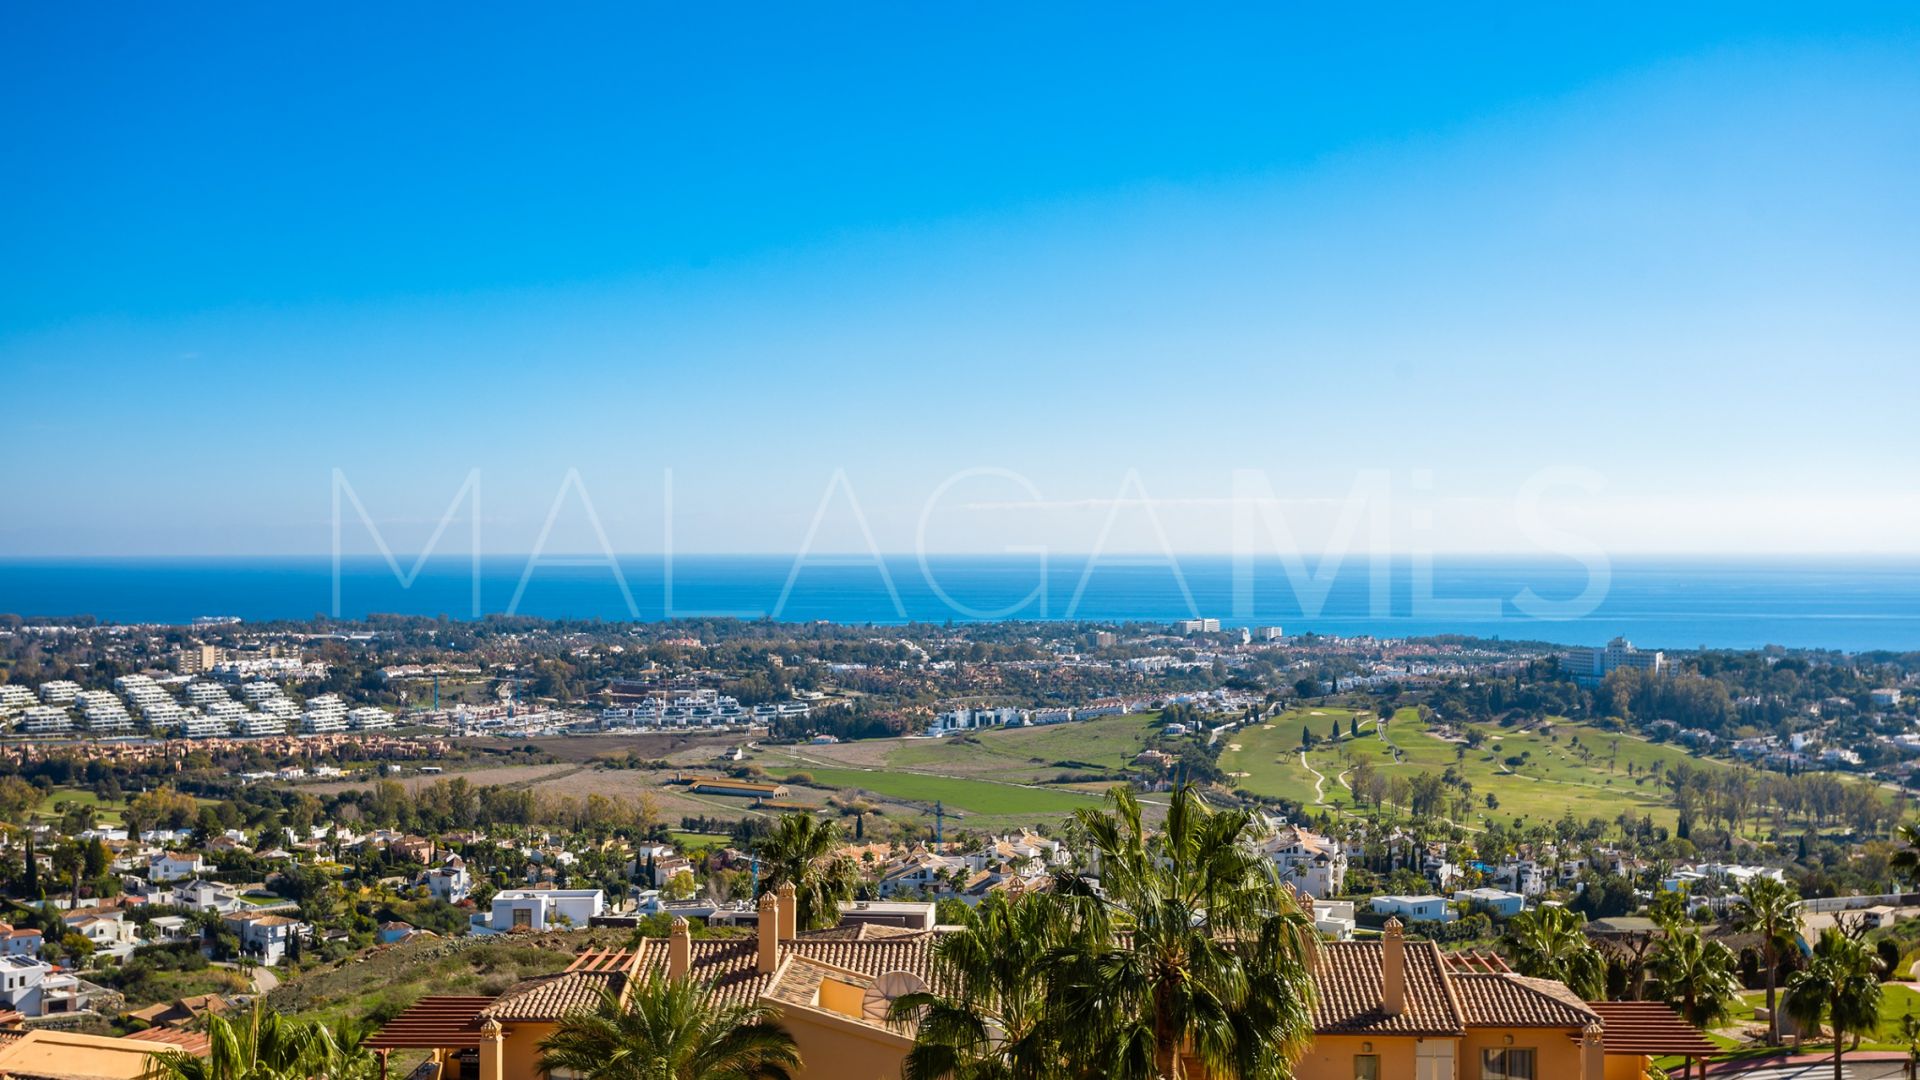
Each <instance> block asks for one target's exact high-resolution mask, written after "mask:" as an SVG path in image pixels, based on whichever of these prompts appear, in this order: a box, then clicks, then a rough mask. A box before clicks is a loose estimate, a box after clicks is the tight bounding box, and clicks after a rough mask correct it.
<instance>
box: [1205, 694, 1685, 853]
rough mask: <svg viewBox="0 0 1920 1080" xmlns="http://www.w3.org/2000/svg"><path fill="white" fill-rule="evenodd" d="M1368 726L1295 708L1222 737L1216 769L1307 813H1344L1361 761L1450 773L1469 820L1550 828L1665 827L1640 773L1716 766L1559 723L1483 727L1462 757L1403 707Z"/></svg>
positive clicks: (1661, 797) (1661, 804)
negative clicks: (1547, 823)
mask: <svg viewBox="0 0 1920 1080" xmlns="http://www.w3.org/2000/svg"><path fill="white" fill-rule="evenodd" d="M1355 719H1357V720H1358V721H1359V723H1360V725H1361V733H1360V737H1359V738H1352V737H1350V736H1348V735H1347V734H1346V733H1347V732H1348V730H1349V724H1350V722H1351V721H1353V720H1355ZM1372 719H1373V717H1371V716H1370V715H1368V714H1365V713H1361V714H1355V713H1352V712H1350V711H1348V710H1344V709H1338V708H1306V709H1295V710H1292V711H1290V712H1287V713H1285V714H1284V715H1282V716H1280V717H1278V718H1276V719H1274V720H1273V721H1272V723H1271V724H1262V725H1258V726H1254V727H1249V728H1243V729H1241V730H1239V731H1237V732H1234V733H1233V734H1232V735H1231V736H1228V737H1227V738H1228V747H1227V749H1226V750H1224V751H1222V753H1221V755H1220V767H1221V768H1222V769H1224V770H1226V771H1228V772H1232V773H1245V774H1246V775H1245V776H1244V777H1239V778H1236V779H1235V780H1234V783H1235V785H1236V786H1239V787H1244V788H1246V789H1247V790H1250V791H1254V792H1257V793H1260V794H1263V795H1274V796H1279V797H1281V798H1287V799H1293V800H1296V801H1299V802H1301V803H1304V804H1307V805H1315V804H1323V805H1326V806H1329V807H1335V808H1340V809H1352V808H1353V806H1354V799H1353V793H1352V792H1351V791H1349V790H1348V789H1347V787H1346V785H1345V784H1344V783H1343V782H1342V777H1343V776H1344V774H1345V773H1347V771H1348V770H1349V769H1351V768H1352V766H1353V762H1354V761H1356V760H1360V759H1365V760H1368V761H1370V762H1372V764H1373V765H1374V766H1375V767H1376V768H1378V769H1379V770H1381V771H1382V772H1383V773H1386V774H1388V775H1392V774H1394V773H1396V772H1397V773H1402V774H1412V773H1417V772H1435V773H1437V772H1442V771H1444V770H1446V769H1447V768H1448V767H1449V766H1457V767H1458V768H1459V770H1460V773H1461V775H1462V776H1463V777H1465V779H1466V780H1467V781H1468V782H1469V783H1471V784H1472V785H1473V793H1474V802H1475V810H1474V818H1475V819H1476V820H1483V819H1485V818H1487V817H1489V816H1495V817H1497V818H1498V819H1499V820H1501V821H1513V820H1515V819H1521V820H1523V821H1538V820H1540V819H1542V818H1546V819H1549V820H1551V819H1556V818H1559V817H1560V816H1561V815H1562V814H1565V813H1568V812H1571V813H1572V814H1573V815H1574V816H1575V817H1579V818H1587V817H1600V818H1605V819H1611V818H1614V817H1616V816H1618V815H1619V814H1620V812H1621V811H1623V810H1627V811H1631V812H1632V813H1634V814H1635V815H1640V814H1651V815H1652V816H1653V818H1654V820H1655V821H1657V822H1661V823H1663V824H1669V825H1670V824H1672V822H1673V819H1674V811H1673V810H1672V808H1671V807H1670V806H1668V805H1667V802H1666V793H1665V789H1664V787H1663V786H1662V785H1661V784H1660V783H1659V782H1658V781H1656V780H1654V779H1653V778H1652V777H1651V776H1649V775H1647V772H1648V769H1649V767H1650V766H1652V765H1654V764H1656V763H1658V764H1660V765H1661V766H1663V767H1666V766H1672V765H1674V764H1677V763H1679V762H1681V761H1687V762H1690V763H1692V764H1693V765H1694V766H1695V767H1698V768H1719V767H1722V766H1719V765H1717V764H1716V763H1713V762H1710V761H1706V760H1703V759H1700V758H1696V757H1693V756H1692V755H1690V754H1688V753H1687V752H1686V751H1684V750H1681V749H1678V748H1676V747H1672V746H1665V745H1660V744H1656V743H1650V742H1647V741H1646V740H1644V739H1640V738H1637V737H1635V736H1632V735H1627V734H1624V733H1616V732H1605V731H1599V730H1597V729H1594V728H1591V727H1588V726H1586V725H1584V724H1579V723H1576V722H1573V721H1568V720H1557V721H1555V722H1553V724H1552V725H1551V733H1546V732H1543V731H1541V730H1533V731H1517V730H1512V729H1501V728H1494V727H1488V728H1485V729H1483V730H1484V731H1485V733H1486V736H1487V739H1486V742H1485V743H1484V744H1483V745H1481V746H1480V747H1479V748H1477V749H1466V747H1465V745H1464V744H1463V743H1460V742H1457V741H1449V740H1447V739H1444V738H1441V737H1440V736H1439V735H1438V734H1436V733H1434V732H1433V731H1431V730H1429V729H1428V728H1427V727H1426V726H1425V725H1424V724H1422V723H1421V721H1420V718H1419V715H1418V713H1417V712H1415V711H1414V710H1412V709H1402V710H1400V711H1399V713H1398V714H1396V715H1395V717H1394V719H1393V721H1392V722H1391V723H1390V724H1388V725H1387V732H1386V738H1385V739H1384V740H1383V739H1382V738H1381V737H1380V736H1379V734H1378V732H1377V731H1376V730H1375V729H1374V728H1373V727H1371V726H1370V721H1372ZM1335 723H1337V724H1338V726H1339V729H1340V731H1341V738H1340V739H1339V740H1337V741H1330V740H1329V739H1328V735H1329V732H1330V729H1331V728H1332V727H1333V725H1334V724H1335ZM1303 726H1304V727H1306V728H1307V729H1308V730H1310V731H1311V732H1312V733H1313V735H1314V737H1315V740H1316V742H1315V745H1314V748H1313V749H1311V750H1309V751H1308V752H1307V753H1306V755H1305V761H1304V763H1303V762H1302V758H1301V753H1300V732H1301V728H1302V727H1303ZM1236 747H1237V749H1236ZM1463 750H1464V751H1465V753H1464V755H1463V754H1462V751H1463ZM1396 751H1398V753H1397V754H1396ZM1629 765H1631V766H1632V775H1629ZM1316 771H1317V772H1318V773H1319V774H1320V776H1321V777H1323V778H1324V779H1320V780H1319V781H1318V792H1317V793H1316V777H1315V775H1314V773H1315V772H1316ZM1488 794H1492V795H1493V796H1494V797H1495V799H1496V800H1497V801H1498V807H1497V808H1493V809H1489V808H1488V807H1487V806H1486V804H1485V797H1486V796H1487V795H1488Z"/></svg>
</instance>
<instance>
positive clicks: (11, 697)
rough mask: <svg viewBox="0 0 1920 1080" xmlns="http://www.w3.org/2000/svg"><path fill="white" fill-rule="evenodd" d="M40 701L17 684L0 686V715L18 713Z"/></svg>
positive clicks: (29, 691) (31, 692)
mask: <svg viewBox="0 0 1920 1080" xmlns="http://www.w3.org/2000/svg"><path fill="white" fill-rule="evenodd" d="M39 700H40V699H39V698H37V697H35V696H34V695H33V691H31V690H29V689H27V688H26V687H24V686H21V685H20V684H19V683H7V684H5V685H0V713H11V712H19V711H20V710H21V709H25V708H27V707H28V706H30V705H32V704H34V703H35V702H37V701H39Z"/></svg>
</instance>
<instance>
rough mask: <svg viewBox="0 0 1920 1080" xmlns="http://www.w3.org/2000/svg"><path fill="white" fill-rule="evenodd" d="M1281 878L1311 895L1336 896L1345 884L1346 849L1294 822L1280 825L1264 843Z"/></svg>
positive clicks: (1316, 898) (1319, 898)
mask: <svg viewBox="0 0 1920 1080" xmlns="http://www.w3.org/2000/svg"><path fill="white" fill-rule="evenodd" d="M1263 850H1264V851H1265V852H1266V853H1267V857H1268V858H1270V859H1272V860H1273V861H1274V865H1275V866H1277V867H1278V868H1279V870H1280V880H1282V881H1284V882H1286V883H1287V884H1289V885H1292V886H1293V887H1294V888H1296V889H1299V890H1300V891H1301V892H1303V893H1306V894H1307V895H1308V896H1311V897H1313V898H1314V899H1315V900H1325V899H1326V898H1328V897H1330V896H1338V895H1339V894H1340V893H1341V892H1343V891H1345V890H1346V886H1347V853H1346V852H1345V851H1343V850H1341V847H1340V845H1339V844H1338V843H1335V842H1334V841H1333V840H1331V839H1329V838H1327V837H1324V836H1321V835H1320V834H1319V833H1315V832H1309V831H1307V830H1306V829H1302V828H1298V827H1296V826H1283V827H1282V828H1281V829H1280V830H1279V831H1278V832H1276V833H1275V834H1274V836H1273V838H1272V839H1270V840H1268V841H1267V842H1266V844H1265V845H1263Z"/></svg>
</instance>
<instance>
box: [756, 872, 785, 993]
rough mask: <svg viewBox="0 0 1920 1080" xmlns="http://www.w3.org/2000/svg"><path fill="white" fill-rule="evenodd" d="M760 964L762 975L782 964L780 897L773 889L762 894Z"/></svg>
mask: <svg viewBox="0 0 1920 1080" xmlns="http://www.w3.org/2000/svg"><path fill="white" fill-rule="evenodd" d="M758 930H759V931H760V964H759V971H760V974H762V975H771V974H773V969H774V968H776V967H779V966H780V897H779V896H777V895H776V894H774V893H773V892H772V891H768V892H763V893H761V894H760V919H759V926H758Z"/></svg>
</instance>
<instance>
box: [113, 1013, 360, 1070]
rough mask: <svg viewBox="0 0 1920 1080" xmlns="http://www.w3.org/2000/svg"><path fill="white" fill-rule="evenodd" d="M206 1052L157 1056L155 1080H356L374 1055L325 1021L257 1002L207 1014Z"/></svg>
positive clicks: (154, 1061)
mask: <svg viewBox="0 0 1920 1080" xmlns="http://www.w3.org/2000/svg"><path fill="white" fill-rule="evenodd" d="M206 1035H207V1053H206V1056H205V1057H196V1056H194V1055H192V1054H188V1053H184V1052H180V1051H175V1052H171V1053H166V1054H159V1055H155V1057H154V1059H153V1063H152V1066H151V1068H150V1070H149V1073H148V1075H149V1076H150V1077H152V1078H154V1080H359V1078H363V1077H366V1076H368V1075H370V1074H371V1073H372V1072H373V1069H374V1063H373V1057H372V1055H370V1054H368V1053H367V1052H366V1051H365V1050H363V1049H361V1048H360V1047H359V1046H358V1045H357V1044H356V1045H352V1046H349V1045H347V1044H346V1043H345V1042H343V1041H342V1040H340V1039H337V1038H335V1037H334V1034H333V1032H331V1031H329V1030H328V1029H327V1026H326V1025H325V1024H320V1023H316V1022H312V1021H303V1020H294V1019H292V1018H290V1017H287V1016H284V1015H282V1014H280V1013H277V1012H273V1011H271V1010H269V1009H267V1007H266V1005H265V1003H264V1002H261V1001H255V1002H254V1006H253V1008H252V1010H250V1011H249V1012H248V1013H247V1014H246V1015H244V1016H241V1017H237V1018H234V1017H227V1016H211V1017H208V1018H207V1026H206Z"/></svg>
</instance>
